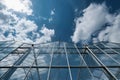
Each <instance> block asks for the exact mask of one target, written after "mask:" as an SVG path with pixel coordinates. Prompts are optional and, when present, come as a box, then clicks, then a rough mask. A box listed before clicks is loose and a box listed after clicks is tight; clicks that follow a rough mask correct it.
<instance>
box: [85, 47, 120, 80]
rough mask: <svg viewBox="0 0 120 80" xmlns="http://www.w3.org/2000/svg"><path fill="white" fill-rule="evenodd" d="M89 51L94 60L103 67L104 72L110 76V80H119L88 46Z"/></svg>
mask: <svg viewBox="0 0 120 80" xmlns="http://www.w3.org/2000/svg"><path fill="white" fill-rule="evenodd" d="M86 48H87V50H88V51H89V52H90V53H91V54H90V55H91V56H92V57H93V59H94V60H95V61H96V62H97V63H98V65H99V66H103V67H104V68H103V70H104V72H105V73H106V75H107V76H108V78H109V79H110V80H118V79H117V78H116V77H115V76H114V75H113V74H112V73H111V72H110V71H109V69H108V68H107V67H106V66H105V65H104V64H103V63H102V62H101V61H100V60H99V59H98V58H97V56H96V55H95V54H94V53H93V52H92V50H91V49H89V47H88V46H86Z"/></svg>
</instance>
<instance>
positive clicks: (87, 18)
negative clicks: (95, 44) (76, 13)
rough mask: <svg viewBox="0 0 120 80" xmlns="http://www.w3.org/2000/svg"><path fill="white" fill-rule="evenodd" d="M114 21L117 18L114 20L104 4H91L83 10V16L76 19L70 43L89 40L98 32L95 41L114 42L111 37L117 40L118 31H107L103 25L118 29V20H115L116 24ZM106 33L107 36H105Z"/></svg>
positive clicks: (106, 27)
mask: <svg viewBox="0 0 120 80" xmlns="http://www.w3.org/2000/svg"><path fill="white" fill-rule="evenodd" d="M115 19H117V18H115V16H114V15H113V14H110V13H109V9H108V7H107V6H106V5H105V3H102V4H95V3H91V4H90V5H89V6H88V7H87V8H86V9H84V10H83V15H82V16H81V17H78V18H76V20H75V23H76V27H75V31H74V33H73V36H72V37H71V38H72V41H73V42H75V43H77V42H79V41H84V40H91V38H92V35H93V34H94V33H96V32H98V39H97V40H103V38H104V40H105V41H106V40H108V41H115V40H113V36H114V39H116V40H117V36H118V33H119V32H118V30H119V29H118V30H117V31H111V30H113V29H112V28H111V27H110V30H109V26H105V24H109V25H112V24H113V27H114V28H115V26H117V27H118V23H119V20H118V19H117V21H118V23H117V21H116V20H115ZM114 21H115V22H114ZM106 31H107V34H105V33H106ZM99 32H100V33H99ZM108 32H109V34H108ZM114 32H116V33H114ZM103 35H104V36H103ZM115 37H116V38H115ZM118 41H119V40H118Z"/></svg>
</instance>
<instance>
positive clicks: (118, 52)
mask: <svg viewBox="0 0 120 80" xmlns="http://www.w3.org/2000/svg"><path fill="white" fill-rule="evenodd" d="M101 44H102V45H103V46H105V47H107V48H109V49H110V50H112V51H114V52H115V53H117V54H119V55H120V52H118V51H116V50H114V49H112V48H110V47H108V46H106V45H104V44H103V43H102V42H101Z"/></svg>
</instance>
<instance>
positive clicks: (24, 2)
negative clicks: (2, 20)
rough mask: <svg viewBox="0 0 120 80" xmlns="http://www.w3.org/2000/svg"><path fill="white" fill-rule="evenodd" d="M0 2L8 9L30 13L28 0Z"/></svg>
mask: <svg viewBox="0 0 120 80" xmlns="http://www.w3.org/2000/svg"><path fill="white" fill-rule="evenodd" d="M0 2H1V3H2V4H3V5H5V6H6V8H7V9H8V10H12V11H15V12H20V13H26V14H27V15H31V14H32V9H31V6H32V3H31V1H30V0H1V1H0Z"/></svg>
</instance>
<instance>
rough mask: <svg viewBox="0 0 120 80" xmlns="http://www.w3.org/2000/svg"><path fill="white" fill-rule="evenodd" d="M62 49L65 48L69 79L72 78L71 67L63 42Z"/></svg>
mask: <svg viewBox="0 0 120 80" xmlns="http://www.w3.org/2000/svg"><path fill="white" fill-rule="evenodd" d="M64 50H65V54H66V59H67V65H68V70H69V75H70V80H73V79H72V73H71V69H70V63H69V59H68V53H67V50H66V44H65V43H64Z"/></svg>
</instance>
